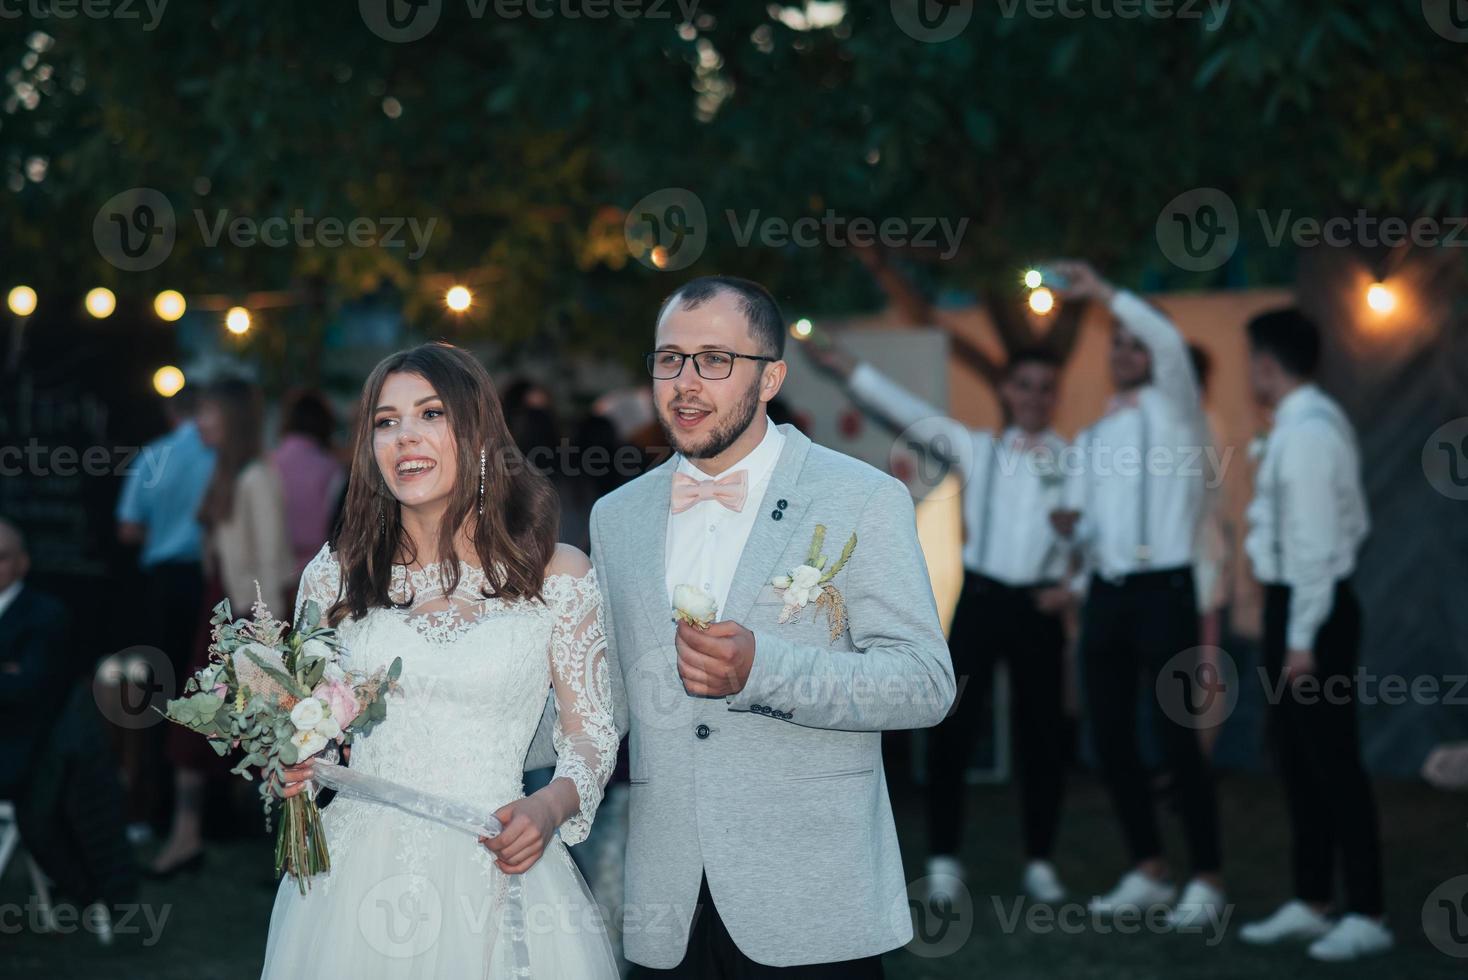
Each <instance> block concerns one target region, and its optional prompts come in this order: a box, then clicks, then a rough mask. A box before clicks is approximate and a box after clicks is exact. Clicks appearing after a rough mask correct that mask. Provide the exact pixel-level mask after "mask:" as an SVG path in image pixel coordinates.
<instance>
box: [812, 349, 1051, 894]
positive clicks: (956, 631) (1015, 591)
mask: <svg viewBox="0 0 1468 980" xmlns="http://www.w3.org/2000/svg"><path fill="white" fill-rule="evenodd" d="M812 339H813V341H814V342H813V343H811V344H810V345H808V346H807V347H806V351H807V352H808V353H809V355H810V356H811V357H812V358H813V359H814V360H815V361H816V363H817V364H819V365H820V366H821V367H823V368H825V369H826V370H827V371H829V372H830V373H832V374H833V375H835V376H836V377H837V378H839V379H841V380H842V381H843V382H845V384H846V386H847V389H848V391H849V392H850V394H851V395H852V397H853V398H854V399H855V400H856V401H857V402H858V403H860V404H862V405H863V406H865V407H867V408H869V409H871V410H872V411H873V412H875V413H876V414H877V415H879V416H881V417H883V418H885V419H886V420H887V421H888V422H889V423H890V424H891V425H892V426H893V427H894V428H896V429H899V430H903V431H905V433H906V435H907V436H909V437H910V438H913V439H916V440H918V441H920V442H921V443H922V444H923V445H924V448H925V449H926V450H927V451H928V452H929V453H931V454H932V455H933V456H935V457H937V458H939V459H942V460H944V461H945V462H946V463H948V464H949V465H950V466H953V467H954V468H955V469H956V470H957V471H958V474H959V476H960V477H961V479H962V481H963V506H962V513H963V522H964V544H963V566H964V578H963V590H962V592H961V594H960V597H959V601H958V608H957V610H956V611H955V614H954V618H953V625H952V628H951V629H950V630H949V636H948V649H949V653H950V655H951V656H952V657H953V665H954V667H953V669H954V672H955V674H956V675H959V676H967V677H968V678H969V683H970V687H969V689H968V691H967V693H966V696H965V697H962V698H959V699H958V701H957V702H956V703H955V704H954V707H953V711H952V713H951V714H950V715H949V716H948V718H947V719H945V720H944V722H943V723H942V724H941V725H939V726H938V728H937V729H936V730H935V731H934V732H932V733H931V735H930V737H929V739H928V760H927V761H928V846H929V852H930V857H929V858H928V865H927V873H928V876H929V877H930V878H932V879H934V881H935V882H938V884H937V885H935V887H937V888H941V887H944V883H947V887H949V888H951V887H952V883H953V882H954V881H955V880H962V878H963V876H964V870H963V864H962V862H961V861H960V860H959V857H958V855H959V853H960V850H961V846H962V842H963V841H962V828H963V814H964V798H965V784H964V775H965V772H966V771H967V769H968V763H969V760H970V759H971V758H972V756H973V750H974V743H975V740H976V738H977V735H978V725H979V722H980V721H981V720H982V717H983V706H984V704H985V703H986V702H987V701H988V698H987V697H986V693H987V690H988V689H989V687H990V685H991V684H992V680H993V673H994V665H995V663H996V662H997V661H998V660H1001V659H1002V660H1004V661H1005V662H1006V663H1007V664H1008V667H1009V674H1010V679H1011V685H1012V691H1013V694H1012V696H1013V699H1014V701H1013V713H1012V715H1011V721H1012V726H1013V734H1014V744H1015V748H1016V751H1017V754H1018V771H1019V781H1020V809H1021V820H1022V824H1023V832H1024V842H1025V856H1026V858H1027V863H1026V867H1025V874H1024V880H1023V887H1024V890H1025V892H1026V894H1028V895H1029V896H1030V897H1031V898H1032V899H1034V900H1035V901H1041V902H1060V901H1062V900H1063V899H1064V898H1065V890H1064V888H1063V887H1062V886H1061V884H1060V879H1059V876H1058V874H1057V873H1056V870H1055V866H1054V865H1053V864H1052V863H1051V857H1052V855H1053V853H1054V849H1055V836H1056V831H1057V828H1058V826H1059V823H1060V807H1061V800H1062V797H1063V796H1064V788H1065V733H1066V730H1067V725H1066V718H1065V686H1064V668H1063V657H1064V652H1065V629H1064V612H1065V608H1066V606H1067V604H1068V602H1069V599H1070V596H1069V593H1068V592H1067V590H1066V589H1065V588H1064V587H1062V586H1061V585H1060V583H1061V581H1062V580H1063V579H1064V577H1065V576H1066V574H1067V571H1068V562H1069V559H1070V555H1071V551H1072V549H1071V547H1070V545H1069V544H1068V543H1067V542H1065V541H1064V540H1063V539H1061V538H1060V536H1059V535H1058V534H1056V532H1055V530H1054V528H1052V527H1051V525H1050V517H1049V515H1050V512H1051V511H1052V510H1054V509H1055V508H1056V507H1058V506H1060V505H1061V503H1062V502H1063V494H1064V486H1063V482H1064V478H1063V476H1062V474H1061V472H1060V469H1059V462H1060V455H1061V452H1062V451H1063V450H1064V449H1065V445H1066V443H1065V440H1064V439H1062V438H1061V437H1060V436H1059V435H1057V434H1056V433H1055V431H1054V429H1052V428H1051V423H1052V421H1053V419H1054V415H1055V403H1056V395H1057V391H1058V387H1059V377H1060V366H1061V362H1060V358H1059V357H1058V356H1057V355H1056V354H1055V353H1054V351H1052V350H1050V349H1048V348H1032V349H1027V350H1020V351H1016V352H1014V353H1013V354H1011V355H1010V358H1009V361H1008V363H1007V364H1006V365H1005V370H1004V378H1003V381H1002V382H1001V383H1000V385H999V397H1000V401H1001V402H1002V403H1003V406H1004V411H1005V416H1006V418H1007V419H1008V425H1007V426H1006V427H1005V428H1004V430H1003V431H1002V432H1001V433H999V434H998V435H995V434H994V433H992V432H990V431H988V430H986V429H970V428H969V427H967V426H965V425H964V424H963V423H962V422H959V421H957V420H955V419H952V418H950V417H948V415H947V414H946V413H945V412H944V411H943V410H941V409H939V408H937V407H935V406H933V405H930V404H928V403H927V402H925V401H924V400H923V399H921V398H918V397H917V396H916V395H914V394H912V393H911V392H910V391H908V390H907V389H905V388H903V387H902V386H901V385H899V384H897V383H896V382H895V381H893V380H892V379H891V378H888V377H887V376H886V375H884V374H882V373H881V372H880V371H878V370H877V369H876V368H875V367H873V366H872V365H871V364H866V363H859V362H857V361H856V359H855V358H854V357H852V355H851V354H850V353H849V352H847V351H845V350H843V349H842V348H840V347H839V346H836V345H835V344H834V343H833V342H832V341H830V340H829V339H827V338H826V337H825V336H824V335H822V336H820V337H815V338H812Z"/></svg>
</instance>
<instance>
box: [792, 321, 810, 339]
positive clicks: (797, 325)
mask: <svg viewBox="0 0 1468 980" xmlns="http://www.w3.org/2000/svg"><path fill="white" fill-rule="evenodd" d="M814 329H815V327H814V326H813V325H812V324H811V322H810V320H808V319H806V318H805V317H801V318H800V319H799V320H796V321H795V322H794V323H793V324H791V326H790V335H791V336H792V337H794V338H795V339H796V340H809V339H810V335H811V331H812V330H814Z"/></svg>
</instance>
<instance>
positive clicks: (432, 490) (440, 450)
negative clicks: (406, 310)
mask: <svg viewBox="0 0 1468 980" xmlns="http://www.w3.org/2000/svg"><path fill="white" fill-rule="evenodd" d="M372 433H373V435H372V451H373V455H374V456H375V457H376V459H377V468H378V470H380V471H381V473H382V479H383V480H384V482H386V483H387V486H388V489H389V490H391V491H392V494H393V496H395V497H397V498H398V500H399V501H401V502H402V504H403V506H405V507H421V506H424V505H425V504H433V503H437V502H439V501H441V500H444V499H447V498H448V496H449V495H450V494H451V493H452V492H453V489H454V482H455V480H456V479H457V477H458V449H457V443H456V442H455V440H454V430H453V426H452V425H450V424H449V418H448V416H447V415H446V414H445V413H444V406H443V400H442V399H441V398H439V395H438V392H436V391H434V390H433V386H432V385H430V384H429V383H428V382H427V381H426V380H424V378H423V377H422V376H420V375H417V374H409V373H406V372H395V373H393V374H389V375H388V376H387V380H385V381H384V382H383V383H382V394H381V395H380V396H379V397H378V399H377V406H376V408H375V410H374V412H373V418H372Z"/></svg>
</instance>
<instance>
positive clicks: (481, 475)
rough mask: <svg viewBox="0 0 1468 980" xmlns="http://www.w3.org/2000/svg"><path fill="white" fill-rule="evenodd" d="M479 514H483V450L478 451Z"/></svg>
mask: <svg viewBox="0 0 1468 980" xmlns="http://www.w3.org/2000/svg"><path fill="white" fill-rule="evenodd" d="M479 513H481V514H483V513H484V450H483V449H481V450H479Z"/></svg>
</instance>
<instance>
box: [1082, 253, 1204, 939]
mask: <svg viewBox="0 0 1468 980" xmlns="http://www.w3.org/2000/svg"><path fill="white" fill-rule="evenodd" d="M1053 268H1054V269H1055V271H1056V272H1057V273H1059V276H1060V277H1062V278H1063V281H1057V282H1056V283H1055V285H1054V287H1053V288H1054V289H1055V290H1056V292H1057V293H1059V294H1060V295H1061V297H1062V298H1064V299H1066V300H1092V301H1095V302H1099V303H1102V304H1104V305H1105V306H1106V307H1107V308H1108V309H1109V310H1110V311H1111V312H1112V314H1113V315H1114V316H1115V318H1116V321H1117V323H1116V326H1115V331H1114V333H1113V336H1112V343H1111V374H1112V380H1113V382H1114V383H1115V385H1116V389H1117V392H1116V395H1115V396H1114V397H1113V398H1112V402H1111V406H1110V409H1109V411H1108V412H1107V414H1106V415H1105V416H1104V417H1103V418H1101V419H1100V420H1099V421H1098V422H1096V423H1095V424H1094V425H1092V426H1091V427H1090V428H1089V429H1087V430H1086V431H1085V432H1083V433H1081V435H1080V437H1079V438H1078V439H1077V440H1076V449H1077V450H1078V452H1077V453H1075V454H1073V457H1068V460H1069V462H1068V465H1067V466H1066V469H1067V473H1068V475H1073V477H1074V478H1073V479H1071V480H1070V481H1069V484H1068V493H1069V495H1070V498H1071V499H1070V500H1069V502H1068V504H1069V505H1068V507H1067V508H1066V509H1064V510H1061V511H1058V512H1057V513H1056V514H1055V515H1054V519H1055V524H1056V527H1057V530H1059V531H1060V532H1061V533H1062V534H1067V535H1072V536H1073V537H1074V538H1075V539H1076V540H1077V541H1078V542H1079V543H1080V544H1081V545H1082V547H1083V548H1084V553H1085V555H1086V559H1087V563H1088V565H1089V567H1090V568H1091V569H1092V570H1093V574H1092V575H1091V577H1090V581H1089V584H1088V585H1087V586H1086V604H1085V609H1084V611H1083V614H1082V617H1081V639H1080V651H1079V657H1078V659H1079V661H1080V669H1081V677H1082V684H1083V690H1084V693H1085V705H1086V710H1087V713H1088V715H1089V717H1090V721H1091V730H1092V733H1093V735H1094V738H1095V746H1096V754H1097V757H1098V759H1099V762H1100V768H1101V775H1102V778H1103V779H1104V780H1105V782H1106V785H1107V788H1108V790H1109V791H1110V794H1111V798H1112V802H1113V804H1114V805H1115V807H1116V811H1117V816H1118V818H1119V819H1120V821H1121V825H1122V831H1123V833H1124V835H1125V837H1126V842H1127V846H1128V849H1129V850H1130V852H1131V860H1132V864H1133V869H1132V870H1131V871H1130V872H1128V873H1127V874H1126V875H1124V876H1123V877H1122V879H1121V881H1120V883H1118V885H1117V887H1116V888H1115V889H1113V890H1112V891H1111V892H1110V893H1108V894H1106V895H1099V896H1097V897H1095V898H1094V899H1092V901H1091V909H1092V910H1093V911H1094V912H1096V913H1097V914H1113V913H1117V912H1121V911H1123V910H1124V911H1126V912H1127V913H1131V912H1132V911H1133V910H1134V909H1136V908H1141V909H1148V908H1151V907H1153V906H1159V905H1167V904H1171V903H1172V902H1173V901H1174V899H1177V890H1176V888H1175V887H1174V886H1173V885H1172V883H1171V882H1170V881H1169V876H1168V870H1167V863H1166V861H1165V859H1164V857H1163V852H1162V840H1161V836H1160V834H1159V833H1158V825H1157V812H1156V806H1155V805H1154V800H1153V793H1152V786H1151V778H1150V776H1149V774H1148V772H1147V769H1146V766H1145V765H1144V764H1143V760H1142V756H1141V752H1140V751H1139V748H1138V739H1137V701H1136V696H1137V689H1138V680H1139V676H1140V677H1144V678H1145V682H1146V688H1145V689H1146V690H1150V691H1158V692H1159V695H1161V696H1165V697H1176V698H1177V699H1178V703H1177V704H1159V707H1160V708H1162V710H1161V711H1160V712H1158V713H1157V715H1156V723H1157V726H1158V728H1159V736H1160V740H1161V743H1162V750H1163V756H1164V761H1165V764H1166V768H1167V770H1168V772H1169V773H1170V775H1171V777H1172V784H1173V787H1174V790H1175V794H1176V799H1177V802H1178V805H1179V809H1180V811H1181V817H1182V823H1183V831H1184V836H1185V837H1186V840H1187V845H1188V853H1189V857H1190V858H1191V862H1192V871H1193V876H1192V880H1191V881H1190V882H1189V883H1188V886H1187V888H1186V889H1185V890H1184V891H1183V894H1182V896H1181V899H1180V900H1178V901H1177V904H1176V905H1175V907H1174V908H1172V909H1171V911H1170V912H1169V915H1168V920H1167V921H1168V923H1169V924H1170V925H1172V926H1174V927H1178V928H1183V927H1192V926H1198V925H1202V924H1206V923H1207V922H1210V921H1212V922H1216V921H1218V918H1217V917H1218V916H1220V915H1221V914H1222V913H1223V909H1224V894H1223V884H1222V880H1221V877H1220V867H1221V863H1222V861H1221V855H1220V843H1219V824H1218V802H1217V792H1216V788H1215V784H1214V776H1213V771H1212V768H1211V766H1210V765H1209V763H1208V760H1207V758H1206V757H1205V756H1204V754H1203V751H1202V747H1201V745H1200V743H1199V739H1198V733H1197V726H1196V725H1189V724H1186V723H1185V722H1186V721H1187V720H1188V719H1189V718H1190V714H1189V712H1190V710H1191V705H1187V704H1184V703H1183V701H1184V693H1185V690H1186V689H1185V688H1183V687H1182V686H1181V685H1177V684H1163V685H1158V684H1157V683H1156V682H1157V677H1158V674H1159V672H1160V671H1161V670H1162V669H1163V667H1164V666H1167V667H1168V668H1169V670H1171V669H1174V668H1182V669H1184V670H1187V669H1188V668H1189V667H1191V666H1193V664H1190V663H1181V664H1180V663H1179V662H1178V660H1177V659H1176V658H1177V657H1178V656H1179V655H1185V656H1189V657H1194V658H1196V657H1197V655H1198V645H1199V636H1198V608H1197V592H1196V588H1195V585H1194V580H1193V564H1194V562H1195V560H1196V557H1197V540H1198V524H1199V521H1200V520H1201V517H1202V511H1203V501H1204V491H1205V482H1206V479H1205V478H1206V475H1207V461H1208V449H1209V446H1210V437H1209V436H1208V433H1207V423H1206V420H1205V418H1204V415H1203V408H1202V404H1201V400H1200V398H1199V392H1198V382H1197V378H1196V377H1195V376H1194V373H1193V366H1192V364H1191V361H1190V358H1189V355H1188V348H1187V344H1186V343H1185V342H1184V340H1183V338H1182V335H1181V334H1179V333H1178V331H1177V328H1176V327H1175V326H1173V324H1172V322H1171V321H1170V320H1168V319H1167V317H1166V316H1164V315H1163V314H1162V313H1161V312H1159V311H1158V310H1156V309H1155V308H1153V307H1152V306H1151V305H1150V304H1148V303H1147V302H1145V301H1144V300H1142V299H1141V298H1140V297H1138V296H1135V295H1133V294H1132V293H1129V292H1127V291H1125V290H1118V289H1116V288H1114V287H1113V286H1112V285H1111V284H1110V283H1108V282H1106V281H1105V280H1104V279H1102V278H1101V277H1100V276H1099V275H1097V274H1096V272H1095V270H1093V269H1092V268H1091V267H1090V266H1089V265H1087V264H1086V263H1084V262H1059V263H1055V265H1054V266H1053Z"/></svg>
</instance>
